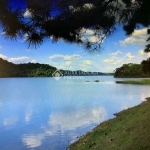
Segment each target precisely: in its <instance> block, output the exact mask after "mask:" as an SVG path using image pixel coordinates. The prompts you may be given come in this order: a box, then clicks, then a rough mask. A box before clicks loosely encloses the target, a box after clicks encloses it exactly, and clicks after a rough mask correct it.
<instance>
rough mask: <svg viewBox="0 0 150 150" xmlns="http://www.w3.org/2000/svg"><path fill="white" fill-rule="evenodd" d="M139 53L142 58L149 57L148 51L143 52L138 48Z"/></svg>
mask: <svg viewBox="0 0 150 150" xmlns="http://www.w3.org/2000/svg"><path fill="white" fill-rule="evenodd" d="M139 55H140V56H143V57H144V59H146V58H148V57H150V53H145V52H144V50H140V51H139Z"/></svg>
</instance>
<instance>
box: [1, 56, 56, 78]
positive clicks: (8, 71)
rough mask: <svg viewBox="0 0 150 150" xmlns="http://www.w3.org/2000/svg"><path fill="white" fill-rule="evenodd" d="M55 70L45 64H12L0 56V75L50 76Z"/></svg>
mask: <svg viewBox="0 0 150 150" xmlns="http://www.w3.org/2000/svg"><path fill="white" fill-rule="evenodd" d="M55 70H56V68H55V67H52V66H50V65H47V64H39V63H27V64H13V63H11V62H8V61H6V60H3V59H2V58H0V77H50V76H52V73H53V72H54V71H55Z"/></svg>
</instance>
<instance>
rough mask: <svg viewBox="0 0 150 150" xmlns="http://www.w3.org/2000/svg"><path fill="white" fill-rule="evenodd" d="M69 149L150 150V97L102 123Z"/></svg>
mask: <svg viewBox="0 0 150 150" xmlns="http://www.w3.org/2000/svg"><path fill="white" fill-rule="evenodd" d="M69 150H150V98H149V99H148V100H147V101H145V102H143V103H142V104H140V105H138V106H135V107H133V108H129V109H127V110H124V111H122V112H120V113H118V114H116V117H115V118H114V119H111V120H108V121H106V122H104V123H102V124H100V125H99V126H97V127H96V128H95V129H93V131H92V132H89V133H87V134H86V135H84V136H83V137H81V138H80V139H79V140H78V141H76V142H75V143H73V144H72V145H70V147H69Z"/></svg>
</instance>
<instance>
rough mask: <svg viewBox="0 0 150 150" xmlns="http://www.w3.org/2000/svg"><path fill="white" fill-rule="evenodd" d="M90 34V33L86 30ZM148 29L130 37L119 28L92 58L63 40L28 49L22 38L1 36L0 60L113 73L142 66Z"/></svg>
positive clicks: (140, 30)
mask: <svg viewBox="0 0 150 150" xmlns="http://www.w3.org/2000/svg"><path fill="white" fill-rule="evenodd" d="M88 32H89V33H91V31H90V30H89V31H88ZM146 33H147V30H146V28H142V29H139V30H135V32H134V33H133V34H132V36H129V37H127V36H125V32H124V31H123V30H122V28H121V27H118V29H117V30H116V32H115V33H114V34H112V35H111V36H110V37H108V38H107V39H105V41H104V43H103V44H102V47H103V50H101V51H100V53H96V54H94V55H91V54H89V53H88V52H86V51H85V49H84V48H83V47H82V46H79V45H76V44H68V43H65V42H63V41H59V42H58V43H52V42H51V41H50V40H49V41H45V42H44V43H43V45H41V46H40V47H37V48H36V49H34V48H31V47H30V48H28V44H27V43H25V41H24V39H18V40H17V41H11V40H9V39H6V38H5V37H4V34H3V33H2V34H0V57H1V58H3V59H5V60H8V61H10V62H13V63H16V64H17V63H27V62H33V63H35V62H38V63H44V64H49V65H51V66H55V67H57V68H58V69H69V70H84V71H100V72H113V70H115V68H117V67H120V66H122V64H125V63H141V61H142V60H143V59H146V58H147V57H149V56H150V54H145V53H143V49H144V47H145V45H146V39H147V34H146Z"/></svg>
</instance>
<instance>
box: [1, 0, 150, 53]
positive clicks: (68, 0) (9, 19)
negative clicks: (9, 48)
mask: <svg viewBox="0 0 150 150" xmlns="http://www.w3.org/2000/svg"><path fill="white" fill-rule="evenodd" d="M149 7H150V1H149V0H134V1H133V0H34V1H31V0H23V1H21V2H20V1H18V0H0V25H1V27H2V29H3V32H4V35H5V36H6V37H8V38H11V39H16V38H17V37H21V38H24V35H25V36H26V42H27V43H28V44H29V46H31V45H33V46H35V47H36V46H38V45H41V44H42V43H43V42H44V41H45V40H46V39H50V38H51V39H52V41H54V42H57V41H58V40H64V41H65V42H70V43H77V44H82V45H83V46H84V47H85V48H87V49H88V50H89V52H93V51H96V50H99V49H101V44H102V43H103V41H104V39H105V38H106V37H108V36H109V35H111V34H112V33H113V32H114V31H115V30H116V25H122V26H123V27H124V30H125V31H126V34H127V35H130V34H132V32H133V31H134V30H135V29H136V28H138V27H139V26H141V25H142V26H144V27H148V26H149V25H150V9H149ZM89 30H90V31H91V30H92V31H93V32H90V34H89ZM148 33H150V31H149V29H148ZM87 34H88V35H87ZM149 40H150V38H149V39H148V41H149ZM149 51H150V44H148V45H147V46H146V49H145V52H149Z"/></svg>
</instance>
